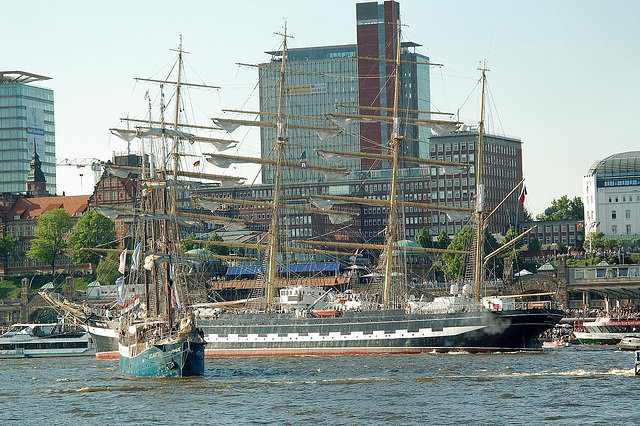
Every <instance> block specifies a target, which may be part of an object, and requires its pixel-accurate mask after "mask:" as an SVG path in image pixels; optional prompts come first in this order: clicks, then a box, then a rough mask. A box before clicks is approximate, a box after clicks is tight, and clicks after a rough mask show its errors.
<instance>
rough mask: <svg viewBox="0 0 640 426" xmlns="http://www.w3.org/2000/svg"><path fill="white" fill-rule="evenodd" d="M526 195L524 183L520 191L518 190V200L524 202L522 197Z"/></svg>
mask: <svg viewBox="0 0 640 426" xmlns="http://www.w3.org/2000/svg"><path fill="white" fill-rule="evenodd" d="M526 196H527V187H526V186H525V185H522V191H520V197H519V198H518V201H519V202H520V204H524V198H525V197H526Z"/></svg>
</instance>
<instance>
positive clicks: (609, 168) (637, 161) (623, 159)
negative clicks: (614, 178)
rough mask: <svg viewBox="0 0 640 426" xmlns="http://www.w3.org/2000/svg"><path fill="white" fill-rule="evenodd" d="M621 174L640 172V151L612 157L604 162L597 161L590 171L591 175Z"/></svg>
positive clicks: (622, 153)
mask: <svg viewBox="0 0 640 426" xmlns="http://www.w3.org/2000/svg"><path fill="white" fill-rule="evenodd" d="M620 172H640V151H629V152H621V153H620V154H614V155H611V156H609V157H607V158H605V159H604V160H600V161H596V162H595V163H593V165H592V166H591V168H590V169H589V175H594V174H596V173H598V174H600V173H620Z"/></svg>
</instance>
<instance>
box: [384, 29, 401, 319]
mask: <svg viewBox="0 0 640 426" xmlns="http://www.w3.org/2000/svg"><path fill="white" fill-rule="evenodd" d="M397 28H398V39H397V42H396V43H397V46H396V61H395V68H396V69H395V87H394V94H393V128H392V131H391V140H390V141H389V143H388V149H389V151H390V154H391V156H392V157H393V160H392V171H391V188H390V191H389V218H388V221H387V222H388V223H387V227H386V228H385V249H384V250H385V251H386V256H385V258H384V271H385V272H384V285H383V288H382V305H383V306H384V309H388V308H389V305H390V298H391V297H390V296H391V285H392V279H393V274H392V271H393V245H394V242H395V237H396V229H395V228H396V218H397V216H396V203H397V195H396V192H397V191H396V190H397V185H398V184H397V175H398V151H399V149H398V148H399V145H400V143H401V142H402V139H403V138H402V136H400V118H399V117H398V111H399V100H400V53H401V50H400V48H401V39H400V23H399V22H398V24H397Z"/></svg>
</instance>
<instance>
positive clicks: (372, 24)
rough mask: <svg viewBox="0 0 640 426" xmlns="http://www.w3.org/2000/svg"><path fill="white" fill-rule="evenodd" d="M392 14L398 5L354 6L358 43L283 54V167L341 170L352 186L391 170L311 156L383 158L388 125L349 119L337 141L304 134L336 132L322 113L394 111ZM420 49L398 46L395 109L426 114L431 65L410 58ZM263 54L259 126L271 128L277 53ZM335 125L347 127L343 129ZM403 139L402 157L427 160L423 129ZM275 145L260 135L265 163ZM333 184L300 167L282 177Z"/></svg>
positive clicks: (269, 132) (265, 176)
mask: <svg viewBox="0 0 640 426" xmlns="http://www.w3.org/2000/svg"><path fill="white" fill-rule="evenodd" d="M398 14H399V4H398V3H397V2H394V1H386V2H384V3H381V4H378V3H375V2H374V3H360V4H357V5H356V24H357V33H358V36H357V43H356V44H348V45H335V46H319V47H304V48H289V49H287V57H286V58H285V59H286V62H285V64H286V73H285V82H284V92H283V94H284V99H283V113H284V116H283V119H284V121H285V122H287V123H288V124H290V126H289V134H288V135H287V136H288V138H289V140H290V144H289V149H287V153H288V158H287V160H288V161H291V162H296V163H297V162H300V161H302V162H304V161H309V163H312V164H321V165H329V166H339V167H344V168H347V169H350V170H353V171H354V173H352V174H351V175H350V178H355V179H361V178H362V177H363V173H364V174H366V173H367V172H368V171H369V170H373V169H385V168H388V167H389V165H388V164H385V162H381V161H379V160H370V159H368V158H367V159H362V158H357V157H344V158H342V159H341V161H340V163H339V164H336V163H331V162H330V161H325V160H323V159H322V158H320V157H319V156H318V154H317V153H316V151H315V149H317V148H322V149H329V150H338V151H355V152H373V153H380V154H384V153H386V143H387V141H388V140H389V139H390V137H391V125H390V124H387V123H380V122H378V123H362V122H361V121H359V120H350V121H348V124H346V127H344V130H343V131H342V132H341V133H340V134H338V135H335V134H332V132H331V131H329V130H323V129H316V130H312V129H310V127H327V128H330V127H333V128H334V129H336V128H338V127H337V126H336V124H334V123H333V122H332V121H330V120H328V119H327V114H361V115H389V114H390V113H389V112H388V111H385V110H384V109H385V108H392V107H393V94H394V85H395V65H394V64H393V62H394V61H395V56H396V46H397V35H396V32H395V29H396V25H390V24H389V22H392V20H394V22H396V21H398V18H397V17H398ZM418 46H420V45H419V44H417V43H413V42H402V46H401V47H402V48H401V59H402V62H403V63H402V66H401V69H400V75H401V80H400V83H401V84H400V102H399V103H400V105H399V107H400V108H401V109H405V110H412V111H415V110H420V111H429V109H430V96H431V95H430V86H429V78H430V77H429V65H427V63H428V62H429V58H428V57H426V56H423V55H420V54H418V53H416V52H415V48H416V47H418ZM267 53H268V54H270V55H271V61H270V62H269V63H265V64H261V65H260V67H259V69H260V71H259V73H260V75H259V89H260V112H261V117H260V120H261V121H271V122H274V121H276V117H275V116H276V113H277V111H278V99H279V78H280V65H281V64H282V51H274V52H267ZM365 57H366V58H365ZM405 114H406V113H405ZM410 117H411V118H421V119H425V118H430V117H429V114H428V113H410ZM336 118H337V117H336ZM338 121H341V120H338ZM376 121H377V120H376ZM340 124H341V125H345V122H344V121H341V123H340ZM297 126H307V128H304V129H302V128H299V127H297ZM401 133H402V134H403V135H404V136H405V138H406V139H405V141H406V142H405V149H404V152H403V154H404V155H406V156H411V157H422V158H428V157H429V146H428V144H429V136H430V129H429V128H428V127H419V126H417V125H403V128H402V129H401ZM275 138H276V131H275V129H273V128H268V127H265V128H261V130H260V139H261V154H262V157H263V158H273V147H274V143H275ZM302 157H305V158H302ZM405 166H408V165H405ZM336 178H337V177H336V176H335V175H333V176H332V175H330V174H325V173H320V172H317V171H311V170H309V169H304V168H302V167H298V168H295V167H294V168H289V169H288V170H286V171H285V172H284V174H283V181H284V182H322V181H328V180H335V179H336ZM273 181H274V167H273V166H263V168H262V182H264V183H273Z"/></svg>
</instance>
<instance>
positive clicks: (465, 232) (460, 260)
mask: <svg viewBox="0 0 640 426" xmlns="http://www.w3.org/2000/svg"><path fill="white" fill-rule="evenodd" d="M471 232H472V230H471V227H470V226H465V227H464V228H462V229H461V230H460V232H458V234H457V235H456V236H455V237H453V240H451V243H450V244H449V246H448V247H447V248H448V249H449V250H468V249H469V244H470V242H471ZM465 257H466V255H464V254H453V253H444V254H443V255H442V261H443V265H442V271H443V272H444V273H445V276H446V278H447V279H453V280H457V279H460V278H462V277H463V276H464V271H465V269H464V267H465V265H464V261H465Z"/></svg>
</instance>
